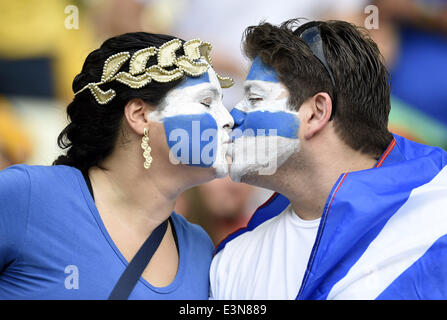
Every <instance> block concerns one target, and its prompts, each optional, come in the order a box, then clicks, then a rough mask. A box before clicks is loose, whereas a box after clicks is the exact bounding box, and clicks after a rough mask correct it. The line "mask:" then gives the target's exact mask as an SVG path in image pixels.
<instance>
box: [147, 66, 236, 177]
mask: <svg viewBox="0 0 447 320" xmlns="http://www.w3.org/2000/svg"><path fill="white" fill-rule="evenodd" d="M150 118H151V119H152V120H155V121H160V122H163V125H164V129H165V134H166V139H167V143H168V146H169V149H170V154H169V158H170V161H171V162H172V163H174V164H178V163H182V164H185V165H190V166H198V167H203V168H211V167H213V168H215V170H216V176H217V177H218V178H220V177H224V176H225V175H227V174H228V162H227V160H226V153H227V148H228V145H229V143H230V141H231V139H230V137H229V134H228V132H227V131H226V130H225V129H224V128H225V127H227V126H228V127H229V128H231V127H232V126H233V119H232V117H231V116H230V114H229V112H228V110H227V109H226V108H225V106H224V105H223V104H222V88H221V87H220V84H219V80H218V79H217V76H216V73H215V72H214V70H213V69H212V68H209V69H208V71H207V72H206V73H204V74H203V75H202V76H200V77H187V78H186V79H185V81H184V82H182V83H181V84H180V85H179V86H178V87H176V88H175V89H174V90H172V91H171V92H169V93H168V95H167V96H166V97H165V99H164V100H163V101H162V103H161V104H160V106H159V108H157V110H155V111H153V112H152V113H151V114H150Z"/></svg>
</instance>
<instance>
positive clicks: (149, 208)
mask: <svg viewBox="0 0 447 320" xmlns="http://www.w3.org/2000/svg"><path fill="white" fill-rule="evenodd" d="M210 49H211V46H210V44H209V43H204V42H202V41H201V40H199V39H194V40H191V41H188V42H186V43H185V42H184V41H182V40H179V39H175V38H173V37H171V36H166V35H155V34H149V33H130V34H124V35H121V36H117V37H114V38H111V39H109V40H107V41H105V42H104V43H103V45H102V46H101V47H100V48H99V49H97V50H95V51H93V52H91V53H90V54H89V56H88V57H87V59H86V61H85V63H84V66H83V68H82V71H81V73H80V74H79V75H77V76H76V78H75V79H74V81H73V90H74V92H75V97H74V99H73V101H72V102H71V104H70V105H69V106H68V108H67V113H68V117H69V120H70V123H69V124H68V126H67V127H66V128H65V129H64V130H63V131H62V133H61V134H60V136H59V139H58V142H59V145H60V146H61V147H63V148H67V149H68V151H67V153H66V155H62V156H60V157H59V158H58V159H57V160H56V161H55V163H54V165H53V166H50V167H48V166H25V165H19V166H13V167H10V168H8V169H6V170H4V171H2V172H1V173H0V271H1V273H0V298H1V299H107V298H108V297H109V296H110V294H111V292H112V289H113V288H114V287H115V284H116V283H117V282H118V280H119V279H120V276H121V275H122V274H123V272H124V270H125V269H126V267H127V266H128V264H129V261H131V260H132V258H133V257H134V256H135V254H136V253H137V251H138V250H139V249H140V247H141V246H142V244H143V243H144V242H145V240H146V239H147V238H148V236H149V235H150V234H151V233H152V232H153V231H154V230H155V229H156V228H157V227H159V226H161V225H163V222H164V221H167V229H166V231H165V232H164V234H163V233H162V238H161V242H160V244H159V246H158V248H157V249H156V251H155V253H154V255H153V256H152V258H151V260H150V262H149V264H148V265H147V267H145V269H144V272H143V273H142V276H141V278H139V279H138V281H137V283H136V285H135V286H134V287H133V289H132V291H131V293H130V296H129V299H207V298H208V269H209V265H210V262H211V257H212V251H213V246H212V243H211V241H210V239H209V237H208V235H207V234H206V233H205V232H204V231H203V229H202V228H200V227H199V226H197V225H192V224H190V223H188V222H187V221H186V220H185V219H184V218H183V217H182V216H180V215H178V214H176V213H174V212H173V208H174V205H175V201H176V198H177V196H178V195H179V194H180V193H181V192H183V191H184V190H186V189H188V188H190V187H191V186H194V185H198V184H201V183H204V182H207V181H210V180H212V179H214V178H215V177H222V176H225V175H226V174H227V171H228V168H227V163H226V161H225V153H226V147H227V144H228V143H229V136H228V131H229V130H230V129H231V127H232V126H233V121H232V118H231V116H230V114H229V113H228V111H227V110H226V109H225V107H224V106H223V104H222V89H221V85H222V86H228V85H231V80H230V79H228V78H222V77H220V76H218V75H216V73H215V72H214V70H213V69H212V67H211V61H210V59H209V50H210Z"/></svg>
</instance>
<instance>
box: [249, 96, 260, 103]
mask: <svg viewBox="0 0 447 320" xmlns="http://www.w3.org/2000/svg"><path fill="white" fill-rule="evenodd" d="M262 100H263V99H262V98H260V97H251V98H248V101H250V102H251V103H256V102H259V101H262Z"/></svg>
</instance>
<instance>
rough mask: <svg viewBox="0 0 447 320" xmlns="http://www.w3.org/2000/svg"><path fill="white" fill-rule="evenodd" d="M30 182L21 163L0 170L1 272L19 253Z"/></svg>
mask: <svg viewBox="0 0 447 320" xmlns="http://www.w3.org/2000/svg"><path fill="white" fill-rule="evenodd" d="M30 186H31V184H30V178H29V174H28V172H27V171H26V169H25V167H24V166H23V165H18V166H12V167H9V168H7V169H5V170H2V171H0V274H1V273H2V272H3V271H4V269H5V268H6V267H7V266H8V265H9V264H10V263H12V262H13V261H14V260H15V259H16V258H17V257H18V255H19V254H20V252H21V248H22V246H23V243H24V241H25V235H26V229H27V220H28V207H29V198H30Z"/></svg>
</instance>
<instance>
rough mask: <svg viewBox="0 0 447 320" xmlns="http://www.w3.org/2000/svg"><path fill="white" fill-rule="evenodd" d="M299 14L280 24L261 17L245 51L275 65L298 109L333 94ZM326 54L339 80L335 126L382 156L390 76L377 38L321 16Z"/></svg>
mask: <svg viewBox="0 0 447 320" xmlns="http://www.w3.org/2000/svg"><path fill="white" fill-rule="evenodd" d="M298 24H299V19H291V20H288V21H286V22H284V23H282V24H281V25H280V26H274V25H271V24H269V23H265V22H262V23H261V24H259V25H257V26H251V27H248V28H247V29H246V31H245V34H244V41H243V46H244V50H245V54H246V55H247V56H248V57H249V58H250V59H254V58H255V57H257V56H259V57H260V58H261V59H262V61H263V62H264V63H265V64H267V65H269V66H272V67H273V68H274V69H275V70H276V72H277V73H278V77H279V80H280V81H281V82H282V83H283V84H284V85H285V86H286V87H287V88H288V90H289V93H290V96H289V103H290V104H291V105H292V106H294V107H295V108H296V109H299V107H300V106H301V105H302V104H303V102H304V101H305V100H306V99H308V98H309V97H312V96H314V95H315V94H317V93H318V92H326V93H328V94H329V95H330V96H331V98H333V97H334V90H333V89H334V88H333V85H332V83H331V78H330V76H329V74H328V72H327V71H326V70H325V68H324V66H323V64H322V63H321V62H320V61H319V60H318V58H317V57H316V56H315V55H314V54H313V53H312V51H311V50H310V48H309V47H308V45H307V44H306V43H305V42H304V41H303V40H302V39H301V38H300V37H299V35H300V34H301V32H302V31H303V30H304V29H306V27H307V26H306V24H304V25H301V26H300V27H298V28H295V26H296V25H298ZM317 24H318V28H319V31H320V34H321V39H322V42H323V50H324V55H325V57H326V59H327V62H328V65H329V68H330V69H331V70H332V73H333V75H334V79H335V85H336V91H337V96H336V101H334V102H335V104H336V106H337V107H336V112H335V113H334V115H333V116H334V127H335V130H336V132H337V134H338V136H339V137H340V138H341V140H342V141H344V142H345V143H346V144H347V145H349V146H350V147H351V148H353V149H354V150H358V151H361V152H363V153H366V154H371V155H373V156H375V157H377V158H378V157H379V156H380V154H382V152H383V151H384V150H385V149H386V147H387V146H388V144H389V143H390V142H391V140H392V138H393V136H392V134H391V133H390V132H389V131H388V115H389V112H390V77H389V73H388V71H387V69H386V67H385V64H384V62H383V57H382V55H381V54H380V51H379V49H378V47H377V45H376V43H375V42H374V41H373V40H371V38H370V37H369V36H368V34H367V32H366V30H364V29H360V28H358V27H356V26H354V25H353V24H350V23H348V22H344V21H326V22H323V21H318V22H317Z"/></svg>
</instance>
